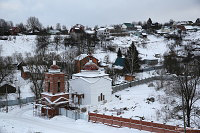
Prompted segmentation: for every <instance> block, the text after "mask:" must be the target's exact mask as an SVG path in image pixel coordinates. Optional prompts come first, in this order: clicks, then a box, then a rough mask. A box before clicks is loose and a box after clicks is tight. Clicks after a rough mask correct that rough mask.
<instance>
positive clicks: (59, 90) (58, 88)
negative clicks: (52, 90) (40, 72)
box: [58, 82, 60, 92]
mask: <svg viewBox="0 0 200 133" xmlns="http://www.w3.org/2000/svg"><path fill="white" fill-rule="evenodd" d="M58 92H60V82H58Z"/></svg>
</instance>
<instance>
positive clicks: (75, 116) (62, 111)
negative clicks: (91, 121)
mask: <svg viewBox="0 0 200 133" xmlns="http://www.w3.org/2000/svg"><path fill="white" fill-rule="evenodd" d="M59 115H63V116H66V117H69V118H71V119H74V120H77V119H83V120H86V121H88V115H86V114H84V113H79V112H77V111H75V110H67V109H65V108H59Z"/></svg>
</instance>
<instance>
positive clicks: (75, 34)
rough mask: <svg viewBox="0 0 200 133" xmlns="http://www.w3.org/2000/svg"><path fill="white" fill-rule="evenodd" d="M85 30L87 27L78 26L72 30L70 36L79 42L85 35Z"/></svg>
mask: <svg viewBox="0 0 200 133" xmlns="http://www.w3.org/2000/svg"><path fill="white" fill-rule="evenodd" d="M84 29H85V27H84V26H83V25H81V24H76V25H75V26H73V27H72V28H71V29H70V31H69V34H70V35H71V37H72V38H73V39H75V40H76V41H79V40H80V39H81V37H82V36H83V35H84V34H85V30H84Z"/></svg>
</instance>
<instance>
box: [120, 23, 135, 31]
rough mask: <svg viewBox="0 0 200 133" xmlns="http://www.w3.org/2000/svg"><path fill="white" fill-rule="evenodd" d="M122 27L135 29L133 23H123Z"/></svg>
mask: <svg viewBox="0 0 200 133" xmlns="http://www.w3.org/2000/svg"><path fill="white" fill-rule="evenodd" d="M122 29H123V30H133V29H134V25H133V24H131V23H123V24H122Z"/></svg>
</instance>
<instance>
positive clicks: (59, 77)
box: [36, 61, 69, 117]
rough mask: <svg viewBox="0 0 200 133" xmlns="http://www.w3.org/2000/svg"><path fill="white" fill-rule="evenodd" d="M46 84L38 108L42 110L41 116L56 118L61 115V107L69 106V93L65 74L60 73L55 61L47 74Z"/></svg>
mask: <svg viewBox="0 0 200 133" xmlns="http://www.w3.org/2000/svg"><path fill="white" fill-rule="evenodd" d="M44 84H45V85H44V86H45V88H44V92H43V93H42V98H41V99H40V100H39V101H38V102H37V104H36V107H38V108H40V111H41V115H44V116H48V117H54V116H55V115H58V114H59V108H60V107H68V106H69V93H67V92H66V90H65V74H64V73H62V72H61V71H60V68H59V66H57V65H56V62H55V61H54V63H53V65H51V67H50V69H49V71H48V72H47V73H45V83H44Z"/></svg>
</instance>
